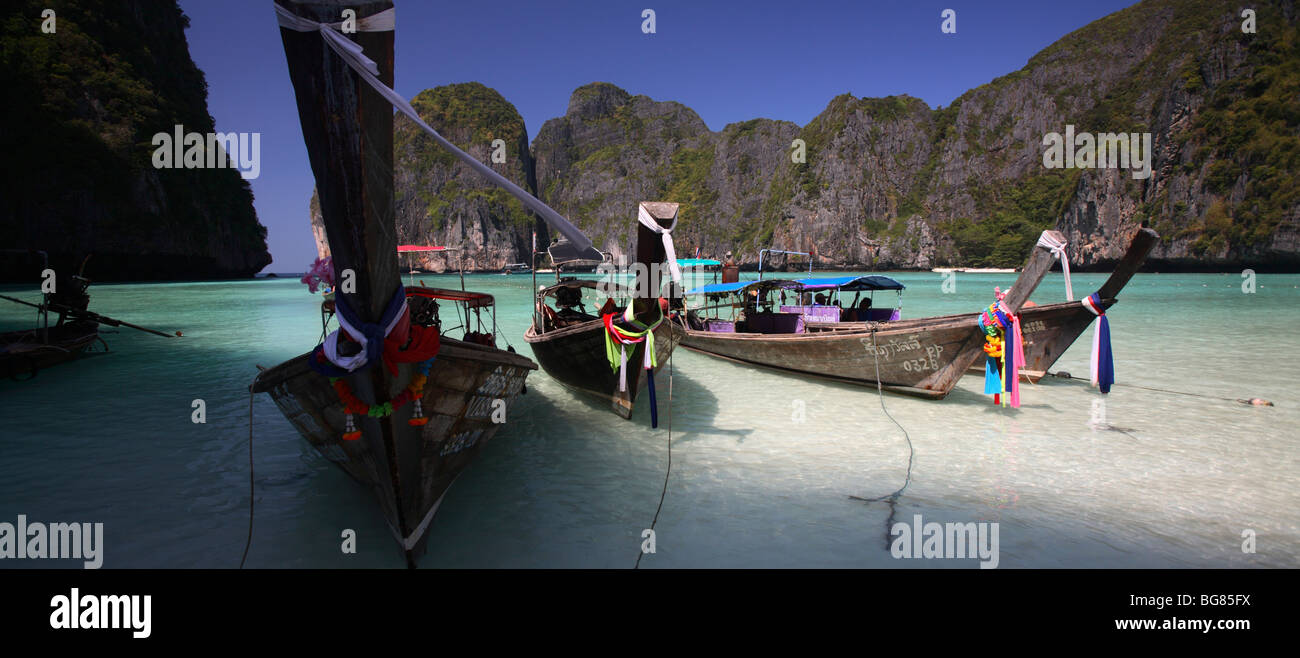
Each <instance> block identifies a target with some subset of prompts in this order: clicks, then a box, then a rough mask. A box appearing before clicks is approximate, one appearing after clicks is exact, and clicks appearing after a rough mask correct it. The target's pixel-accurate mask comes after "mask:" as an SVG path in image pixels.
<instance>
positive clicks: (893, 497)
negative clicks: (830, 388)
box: [849, 326, 916, 548]
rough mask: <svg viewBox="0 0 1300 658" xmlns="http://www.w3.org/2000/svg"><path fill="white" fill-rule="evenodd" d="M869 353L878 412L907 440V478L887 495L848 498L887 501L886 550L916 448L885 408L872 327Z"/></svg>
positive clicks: (864, 500) (910, 476) (900, 425)
mask: <svg viewBox="0 0 1300 658" xmlns="http://www.w3.org/2000/svg"><path fill="white" fill-rule="evenodd" d="M871 351H872V353H873V354H874V355H875V359H876V394H877V395H879V396H880V410H881V411H883V412H885V416H886V417H888V418H889V420H891V421H893V422H894V424H895V425H897V426H898V429H900V430H902V431H903V438H905V439H907V477H906V478H904V479H903V486H901V487H899V488H898V491H895V492H894V493H891V494H889V495H886V496H877V497H876V498H861V497H858V496H849V498H850V499H852V500H859V501H862V502H864V503H875V502H879V501H882V500H888V503H889V518H887V519H885V547H886V548H888V547H889V537H890V534H889V531H890V529H891V528H893V527H894V513H895V511H896V510H895V505H896V504H897V503H898V497H899V496H901V495H903V490H904V489H907V485H909V484H911V482H912V462H913V460H914V459H915V457H916V448H915V447H913V446H912V435H910V434H908V433H907V428H905V427H903V424H902V423H900V422H898V420H897V419H895V418H894V416H893V415H892V414H890V413H889V409H888V408H886V407H885V390H884V386H883V385H882V384H881V383H880V351H879V350H877V349H876V328H875V327H874V326H873V327H872V329H871Z"/></svg>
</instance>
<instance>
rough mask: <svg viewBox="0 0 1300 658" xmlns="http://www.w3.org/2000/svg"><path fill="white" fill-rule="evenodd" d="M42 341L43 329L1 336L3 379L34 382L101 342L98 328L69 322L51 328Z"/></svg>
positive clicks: (0, 368) (1, 370)
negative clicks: (38, 377) (44, 371)
mask: <svg viewBox="0 0 1300 658" xmlns="http://www.w3.org/2000/svg"><path fill="white" fill-rule="evenodd" d="M48 332H49V333H48V336H47V338H46V339H45V340H44V341H42V339H41V330H40V329H25V330H22V331H11V332H7V333H3V334H0V377H8V378H11V379H31V378H32V377H35V376H36V373H38V372H40V371H41V370H44V369H46V368H49V367H52V366H56V365H59V364H60V363H65V362H68V361H71V360H73V359H76V358H77V357H79V356H81V355H82V354H83V353H85V351H86V350H87V349H88V348H90V346H91V345H94V344H95V342H96V341H98V340H99V325H97V324H95V323H93V322H68V323H64V324H62V325H57V326H53V327H50V328H49V330H48Z"/></svg>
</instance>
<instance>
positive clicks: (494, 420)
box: [252, 0, 590, 567]
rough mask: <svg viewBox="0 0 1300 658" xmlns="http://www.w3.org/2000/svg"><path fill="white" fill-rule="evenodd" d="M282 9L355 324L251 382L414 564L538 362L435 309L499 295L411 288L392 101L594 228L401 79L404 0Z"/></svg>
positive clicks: (580, 239) (341, 284) (571, 233)
mask: <svg viewBox="0 0 1300 658" xmlns="http://www.w3.org/2000/svg"><path fill="white" fill-rule="evenodd" d="M344 9H351V10H354V11H355V25H356V31H355V32H350V33H348V34H343V33H341V32H340V31H339V27H340V23H341V21H342V20H343V16H342V11H343V10H344ZM276 14H277V17H278V20H279V23H280V27H281V30H280V36H281V40H282V41H283V44H284V50H285V57H286V59H287V60H288V64H289V76H290V79H291V81H292V83H293V87H294V92H295V95H296V98H297V104H298V115H299V119H300V120H301V123H302V130H303V137H304V139H305V141H306V144H307V152H308V155H309V157H310V161H311V167H312V171H313V173H314V174H315V177H316V184H317V189H318V190H319V195H320V207H321V215H322V219H323V222H324V225H325V233H326V237H327V239H328V241H329V246H330V252H331V256H332V258H333V266H334V271H335V272H336V274H338V275H339V276H338V277H337V280H338V285H337V286H336V287H335V290H334V294H335V299H334V300H333V302H334V306H335V307H336V309H337V311H338V317H339V318H340V325H343V326H342V327H341V329H342V330H340V331H337V332H335V333H333V334H330V337H328V338H327V339H326V340H325V342H324V343H323V344H322V345H320V346H318V347H317V348H316V349H315V350H313V351H312V352H309V353H307V354H303V355H301V356H298V357H296V358H294V359H291V360H289V361H287V362H285V363H282V364H280V365H278V366H275V367H273V368H270V369H267V370H265V371H262V372H261V373H260V374H259V375H258V377H257V379H256V380H255V381H254V383H253V386H252V390H253V391H254V392H266V393H269V394H270V396H271V398H272V399H273V400H274V401H275V403H276V405H277V406H278V407H279V408H280V410H281V412H282V413H284V415H285V417H286V418H288V419H289V420H290V422H291V423H292V424H293V425H294V427H295V428H296V429H297V430H298V432H299V433H300V434H301V435H302V436H303V437H304V438H305V439H306V440H307V441H308V442H309V443H310V444H311V445H312V446H313V447H315V448H316V449H317V450H318V451H320V453H321V454H322V455H324V456H325V457H326V458H328V459H330V460H331V461H333V462H335V463H336V464H338V465H339V466H340V467H342V468H343V470H344V471H346V472H347V473H348V474H349V475H351V476H352V477H354V478H356V479H357V480H358V481H360V482H361V483H363V484H364V485H366V486H368V487H370V488H371V489H372V490H373V491H374V493H375V496H376V497H377V498H378V500H379V503H380V507H381V509H382V511H383V513H384V517H385V519H386V520H387V521H388V524H389V526H390V528H391V529H392V531H393V534H394V536H395V537H396V538H397V541H398V543H399V544H400V547H401V549H402V551H403V552H404V554H405V558H406V562H407V565H408V566H410V567H414V566H415V559H416V556H417V555H418V554H420V553H422V552H423V550H424V547H425V544H426V541H427V532H428V529H429V526H430V523H431V522H432V520H433V517H434V514H435V513H436V511H437V509H438V506H439V504H440V503H441V501H442V498H443V496H444V495H445V494H446V492H447V489H448V488H449V487H450V486H451V484H452V483H453V482H454V481H455V479H456V478H457V476H459V475H460V474H461V473H462V472H463V471H464V469H465V467H466V466H467V465H468V464H469V463H470V462H471V461H472V460H473V459H474V457H475V456H477V455H478V454H479V452H480V451H481V450H482V448H483V446H484V444H485V443H486V442H487V441H488V440H489V439H491V437H492V436H493V435H494V434H495V433H496V431H497V430H498V429H499V428H501V427H502V423H503V421H505V420H506V419H507V418H508V417H507V415H506V414H507V413H508V408H509V405H510V403H511V402H512V401H513V400H514V399H515V398H516V397H517V396H518V395H519V394H520V392H521V391H522V390H523V389H524V380H525V378H526V377H527V376H528V374H529V373H530V372H531V371H532V370H534V369H536V365H535V364H534V363H533V362H532V360H530V359H527V358H525V357H523V356H521V355H519V354H515V353H513V351H512V350H508V349H499V348H498V347H496V345H495V338H496V335H497V334H496V329H495V327H493V329H492V331H491V332H490V333H489V332H486V331H481V330H479V329H478V328H477V327H471V326H467V327H464V330H465V332H466V333H465V335H463V336H461V337H459V338H457V337H454V336H452V335H451V333H452V331H453V329H451V328H449V327H447V326H446V325H447V324H448V323H447V322H446V321H445V320H444V319H442V318H441V317H440V316H439V313H438V309H439V305H438V302H439V301H443V302H452V303H454V304H457V305H460V306H461V307H462V308H463V309H464V310H465V312H466V313H467V314H468V313H469V312H471V311H474V310H478V309H485V308H491V307H492V304H493V300H492V298H491V296H489V295H484V294H481V293H474V292H465V291H452V290H438V289H430V288H420V287H411V288H405V289H404V288H403V287H402V286H401V282H400V278H399V273H398V261H397V237H396V230H395V225H394V197H393V109H394V107H396V108H397V109H398V111H401V112H403V113H404V114H406V115H407V116H408V117H410V118H411V119H412V120H413V121H415V122H416V123H417V125H419V126H420V127H421V128H422V129H424V130H425V131H426V132H427V133H428V134H429V135H430V136H431V137H432V138H433V139H434V141H435V142H437V143H439V144H440V145H442V146H443V148H446V149H447V150H448V151H450V152H451V154H452V155H453V156H455V157H456V158H458V159H460V160H461V161H462V162H464V163H466V164H467V165H469V166H470V167H471V168H473V169H474V170H475V171H478V172H479V173H480V174H481V175H483V176H485V177H486V178H488V179H489V180H491V181H492V182H494V183H495V184H497V185H499V186H501V187H503V188H504V189H505V190H506V191H507V192H508V193H510V194H511V195H513V196H515V197H516V198H518V199H519V200H520V201H522V202H523V203H524V205H525V206H527V207H529V208H530V209H532V210H533V211H534V212H535V213H537V214H538V215H539V216H540V217H542V218H543V219H544V220H546V221H547V222H548V224H550V225H551V226H552V227H553V228H555V229H556V230H558V231H560V232H561V233H563V234H565V235H566V236H567V237H568V238H569V239H570V240H573V241H575V242H576V243H579V244H582V243H584V242H585V243H586V244H590V240H589V239H588V238H587V237H586V236H585V235H583V234H582V233H581V232H580V231H578V230H577V229H576V228H575V227H574V226H573V225H572V224H570V223H569V222H568V221H567V220H565V219H564V218H562V217H560V216H559V215H558V214H556V213H555V211H554V210H552V209H550V208H549V207H547V206H546V205H545V204H543V203H542V202H541V201H539V200H537V199H536V198H534V197H533V196H532V195H530V194H528V193H527V192H525V191H524V190H522V189H520V188H519V187H518V186H517V185H514V184H513V183H511V182H510V181H508V180H507V179H505V178H504V177H502V176H501V175H500V174H497V173H496V172H494V171H492V170H491V168H490V167H488V166H487V165H485V164H483V163H481V162H479V161H477V160H475V159H474V158H473V156H470V155H469V154H467V153H465V152H464V151H462V150H460V149H459V148H457V147H456V146H455V145H454V144H451V143H450V142H448V141H447V140H446V139H444V138H443V137H442V136H441V135H439V134H438V133H437V132H436V131H434V130H433V129H432V128H430V127H429V126H428V125H427V124H425V123H424V121H423V120H422V119H421V118H420V117H419V115H418V114H417V113H416V112H415V110H414V109H412V108H411V106H410V104H409V103H407V102H406V100H405V99H403V98H402V97H401V96H398V95H397V94H396V93H395V92H393V91H392V89H391V85H392V81H393V29H394V21H393V5H392V2H389V1H387V0H381V1H369V2H352V3H345V2H339V1H337V0H334V1H330V0H277V2H276ZM467 317H468V316H467ZM345 323H346V324H345Z"/></svg>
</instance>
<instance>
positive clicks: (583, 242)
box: [275, 4, 676, 266]
mask: <svg viewBox="0 0 1300 658" xmlns="http://www.w3.org/2000/svg"><path fill="white" fill-rule="evenodd" d="M275 15H276V18H277V19H278V20H279V23H280V27H283V28H286V29H290V30H293V31H295V32H320V35H321V38H322V39H324V40H325V43H326V44H328V45H329V47H330V48H332V49H333V50H334V52H336V53H338V55H339V57H342V58H343V61H344V62H346V63H347V65H348V66H350V67H352V70H353V71H356V73H357V76H358V77H360V78H361V79H362V80H365V81H366V83H368V84H369V85H370V86H371V87H373V88H374V90H375V91H377V92H379V94H380V95H381V96H383V97H384V99H385V100H387V101H388V102H389V103H392V104H393V107H395V108H397V111H399V112H401V113H402V114H405V115H406V116H407V117H408V118H410V119H411V120H412V121H414V122H415V124H416V125H417V126H419V127H420V128H421V129H423V130H424V132H426V133H429V136H430V137H432V138H433V141H435V142H437V143H438V144H439V145H440V146H442V147H443V148H445V149H447V150H448V151H450V152H451V154H452V155H454V156H456V158H457V159H459V160H460V161H462V162H464V163H465V164H467V165H469V166H470V168H472V169H473V170H474V171H477V172H478V173H479V174H481V175H482V176H484V177H485V178H487V179H488V180H490V181H492V182H493V183H496V184H497V185H498V186H500V187H501V188H502V189H504V190H505V191H506V192H509V193H510V195H511V196H513V197H515V198H516V199H519V200H520V201H521V202H523V204H524V205H525V206H528V208H530V209H532V211H533V212H535V213H537V214H538V215H539V216H540V217H541V218H542V219H543V220H545V221H546V223H547V224H549V225H550V226H551V228H554V229H555V230H557V231H559V232H560V233H561V234H562V235H564V237H566V238H568V239H569V242H571V243H573V244H574V245H575V246H577V247H578V248H579V249H587V248H589V247H591V239H590V238H588V237H587V236H586V235H584V234H583V232H582V231H580V230H578V227H576V226H574V225H573V224H572V223H571V222H569V220H567V219H565V218H564V217H563V216H562V215H560V213H557V212H555V211H554V210H552V209H551V207H550V206H548V205H546V204H545V203H542V201H541V199H538V198H537V197H535V196H533V195H531V194H529V193H528V192H527V191H525V190H524V189H523V188H521V187H519V186H518V185H515V184H514V183H512V182H510V180H509V179H507V178H506V177H505V176H502V175H501V174H498V173H497V172H495V171H493V170H492V168H491V167H489V166H487V165H485V164H483V163H482V162H479V161H478V160H477V159H476V158H474V156H472V155H470V154H468V153H466V152H464V151H462V150H460V148H458V147H457V146H456V145H455V144H452V143H451V142H449V141H447V139H446V138H444V137H443V136H442V135H439V134H438V131H436V130H434V129H433V128H431V127H429V124H427V123H425V122H424V120H423V119H421V118H420V115H419V113H417V112H416V111H415V108H413V107H411V104H410V103H408V102H406V99H405V98H402V96H401V95H400V94H398V93H397V92H395V91H393V90H392V89H391V88H390V87H389V86H388V85H386V84H384V83H382V82H380V81H379V78H378V77H377V76H378V75H379V67H378V66H377V65H376V64H375V62H374V60H372V59H370V58H369V57H366V55H365V53H363V52H362V48H361V46H360V44H358V43H356V42H355V41H352V40H351V39H348V38H347V37H345V36H343V35H342V34H341V33H340V32H339V31H338V30H339V28H340V27H341V26H342V25H343V23H342V22H338V23H318V22H316V21H314V20H311V19H309V18H303V17H301V16H298V15H296V14H294V13H293V12H291V11H289V10H288V9H285V8H284V7H281V6H280V5H278V4H277V5H275ZM395 26H396V20H395V14H394V10H393V9H385V10H384V11H381V12H379V13H377V14H375V15H373V16H367V17H365V18H358V19H357V31H358V32H389V31H392V30H393V29H394V27H395ZM673 263H674V266H675V264H676V260H674V261H673Z"/></svg>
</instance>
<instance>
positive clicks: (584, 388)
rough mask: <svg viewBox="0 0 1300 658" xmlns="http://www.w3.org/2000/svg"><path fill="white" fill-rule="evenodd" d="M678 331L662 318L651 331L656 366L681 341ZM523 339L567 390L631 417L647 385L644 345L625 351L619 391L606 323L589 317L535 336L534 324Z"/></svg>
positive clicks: (547, 370)
mask: <svg viewBox="0 0 1300 658" xmlns="http://www.w3.org/2000/svg"><path fill="white" fill-rule="evenodd" d="M681 335H682V334H681V331H680V329H679V328H676V327H674V326H673V325H672V324H671V323H670V322H668V321H667V320H665V321H664V322H661V323H660V324H659V326H658V327H656V328H655V330H654V340H655V360H656V361H657V362H658V366H657V367H656V368H655V372H658V370H659V368H662V367H663V365H664V364H665V363H667V362H668V356H669V355H670V354H672V351H673V348H674V347H676V345H677V343H678V342H679V341H680V340H681ZM524 340H525V341H527V342H528V344H529V345H531V346H532V348H533V356H535V357H537V362H538V363H539V364H541V366H542V369H543V370H545V371H546V374H548V375H550V376H551V377H554V378H555V380H556V381H558V382H560V383H561V384H564V385H565V386H567V387H569V388H570V389H573V390H576V391H579V392H582V393H584V394H589V395H594V396H596V397H597V398H599V399H601V400H607V401H608V402H609V403H610V408H611V409H613V411H614V413H616V414H618V415H619V416H622V417H623V418H631V417H632V411H633V409H635V408H636V399H637V396H638V394H639V392H640V390H641V389H642V388H644V387H645V386H646V378H645V377H644V376H643V374H644V373H645V369H644V368H642V367H641V364H642V362H643V361H642V360H643V359H644V358H645V344H644V343H638V344H636V345H634V346H633V347H632V349H629V350H628V355H627V363H628V367H627V390H625V391H620V390H619V378H618V369H617V368H611V367H610V366H609V361H608V360H606V358H605V324H604V322H603V321H602V320H591V321H589V322H583V323H581V324H577V325H573V326H571V327H564V328H562V329H555V330H552V331H548V332H546V333H544V334H541V335H538V334H537V332H536V329H535V328H534V327H529V328H528V330H527V331H526V332H524Z"/></svg>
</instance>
